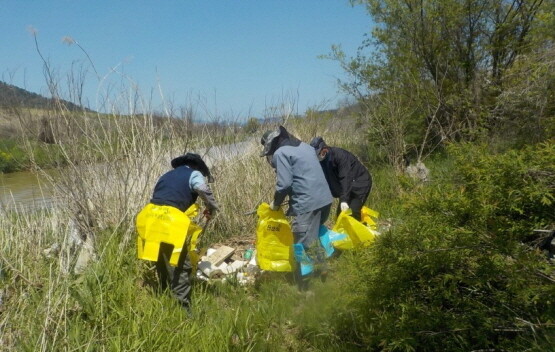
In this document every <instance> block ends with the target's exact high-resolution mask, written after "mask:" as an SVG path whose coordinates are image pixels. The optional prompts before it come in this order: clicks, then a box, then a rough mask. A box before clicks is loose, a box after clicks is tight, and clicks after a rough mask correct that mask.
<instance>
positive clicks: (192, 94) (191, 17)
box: [0, 0, 371, 118]
mask: <svg viewBox="0 0 555 352" xmlns="http://www.w3.org/2000/svg"><path fill="white" fill-rule="evenodd" d="M0 8H1V17H0V19H1V24H0V43H2V55H0V69H1V70H2V71H1V77H0V79H1V80H2V81H5V82H7V83H11V84H14V85H16V86H19V87H22V88H25V89H27V90H30V91H32V92H36V93H40V94H43V95H46V96H49V95H48V90H47V84H46V80H45V77H44V73H43V65H42V62H41V59H40V56H39V55H38V53H37V51H36V49H35V43H34V39H33V36H32V35H31V32H30V30H29V29H30V28H34V30H35V31H36V33H37V39H38V44H39V47H40V50H41V52H42V54H43V56H44V57H45V58H46V59H47V60H48V61H49V63H50V65H51V67H52V68H53V69H54V72H55V74H56V77H58V79H59V81H60V87H62V91H63V87H64V86H67V83H65V82H66V77H67V75H68V73H70V72H73V73H76V72H79V71H80V69H79V68H78V67H80V65H85V67H88V73H87V76H86V77H87V78H86V80H85V88H84V95H85V98H86V99H87V102H88V105H89V106H90V107H91V108H92V109H99V108H100V105H101V104H100V98H99V97H100V96H105V95H106V94H108V93H107V92H109V94H116V93H117V89H118V84H119V83H118V82H120V83H121V82H122V81H125V82H130V81H132V82H135V83H136V84H137V85H138V87H139V89H140V92H141V97H142V98H143V99H146V100H148V101H150V102H151V104H152V106H153V109H155V110H159V111H162V106H163V104H162V102H163V101H166V102H171V105H172V106H174V107H179V106H187V105H193V107H194V109H195V110H196V111H197V113H199V114H201V115H203V114H205V113H206V112H208V114H209V115H211V116H216V115H218V116H222V117H223V118H245V117H248V116H257V117H263V115H264V114H265V111H266V112H267V111H268V109H270V108H271V107H273V106H276V105H279V104H282V103H284V104H291V103H292V102H293V103H295V104H296V111H295V112H298V113H304V111H305V110H306V108H308V107H316V106H317V107H323V108H327V109H331V108H335V107H336V106H337V102H338V101H341V100H342V99H343V98H344V94H343V93H341V92H339V89H338V86H337V79H338V78H342V77H344V75H343V72H342V70H341V68H340V67H339V64H338V63H337V62H335V61H332V60H325V59H319V58H318V56H319V55H322V54H328V53H329V52H330V48H331V45H332V44H340V45H341V46H342V48H343V49H344V51H345V52H346V53H347V54H348V55H355V53H356V49H357V48H358V46H359V45H360V44H361V43H362V41H363V39H364V37H363V35H364V33H368V32H369V31H370V26H371V20H370V17H369V16H368V15H367V14H366V13H365V9H364V7H362V6H356V7H351V6H350V5H349V2H348V0H212V1H210V0H172V1H170V0H167V1H166V0H158V1H146V0H133V1H131V0H111V1H108V0H93V1H91V0H0ZM66 36H69V37H71V38H73V39H74V40H75V41H77V42H78V43H79V44H80V45H81V46H82V47H83V48H84V49H85V51H86V52H87V54H88V55H89V56H90V58H91V60H92V62H93V64H94V66H95V68H96V71H97V72H98V74H99V76H101V77H105V80H103V81H102V83H99V80H98V79H97V77H96V76H95V74H94V72H93V71H92V69H91V68H90V67H91V66H90V64H89V62H88V60H87V58H86V56H85V54H84V53H83V52H82V51H81V50H80V49H79V47H78V46H76V45H67V44H66V43H63V42H62V38H64V37H66ZM72 63H73V68H72ZM114 69H115V70H114ZM122 77H125V78H122ZM159 88H160V89H159ZM160 90H161V91H162V92H163V96H164V100H163V99H162V98H161V94H160ZM114 92H116V93H114Z"/></svg>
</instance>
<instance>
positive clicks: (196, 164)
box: [171, 153, 214, 183]
mask: <svg viewBox="0 0 555 352" xmlns="http://www.w3.org/2000/svg"><path fill="white" fill-rule="evenodd" d="M171 165H172V167H173V168H174V169H175V168H178V167H180V166H183V165H186V166H189V167H190V168H191V169H195V170H197V171H199V172H200V173H201V174H202V176H204V177H206V178H207V179H208V182H210V183H211V182H214V178H213V177H212V175H211V174H210V169H209V168H208V166H207V165H206V163H205V162H204V160H202V158H201V156H200V155H198V154H195V153H187V154H184V155H181V156H178V157H177V158H175V159H173V160H172V161H171Z"/></svg>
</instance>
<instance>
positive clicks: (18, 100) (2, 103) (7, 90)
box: [0, 81, 89, 111]
mask: <svg viewBox="0 0 555 352" xmlns="http://www.w3.org/2000/svg"><path fill="white" fill-rule="evenodd" d="M61 103H62V104H64V106H65V107H66V108H67V109H68V110H70V111H76V110H83V109H85V110H88V111H89V109H86V108H83V107H81V106H79V105H76V104H73V103H71V102H69V101H65V100H61ZM54 106H55V100H54V99H52V98H46V97H43V96H42V95H39V94H36V93H32V92H29V91H28V90H25V89H22V88H19V87H16V86H14V85H11V84H7V83H5V82H2V81H0V109H6V108H13V107H18V108H35V109H46V110H47V109H51V108H53V107H54Z"/></svg>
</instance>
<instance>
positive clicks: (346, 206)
mask: <svg viewBox="0 0 555 352" xmlns="http://www.w3.org/2000/svg"><path fill="white" fill-rule="evenodd" d="M340 207H341V211H345V210H347V209H349V204H347V203H346V202H341V204H340Z"/></svg>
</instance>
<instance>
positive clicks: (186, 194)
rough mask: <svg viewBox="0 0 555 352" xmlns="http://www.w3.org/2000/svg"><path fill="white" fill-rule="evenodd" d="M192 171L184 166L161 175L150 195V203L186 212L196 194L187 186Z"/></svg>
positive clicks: (194, 200)
mask: <svg viewBox="0 0 555 352" xmlns="http://www.w3.org/2000/svg"><path fill="white" fill-rule="evenodd" d="M193 171H194V170H193V169H191V168H190V167H188V166H186V165H182V166H179V167H177V168H175V169H173V170H170V171H168V172H166V173H165V174H164V175H162V176H161V177H160V178H159V179H158V182H157V183H156V186H155V187H154V192H153V194H152V199H151V200H150V202H151V203H153V204H156V205H170V206H172V207H176V208H177V209H179V210H181V211H185V210H187V209H188V208H189V207H190V206H191V205H192V204H193V203H195V202H196V200H197V194H196V193H195V192H193V190H192V189H191V187H190V185H189V181H190V178H191V174H192V173H193Z"/></svg>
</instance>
